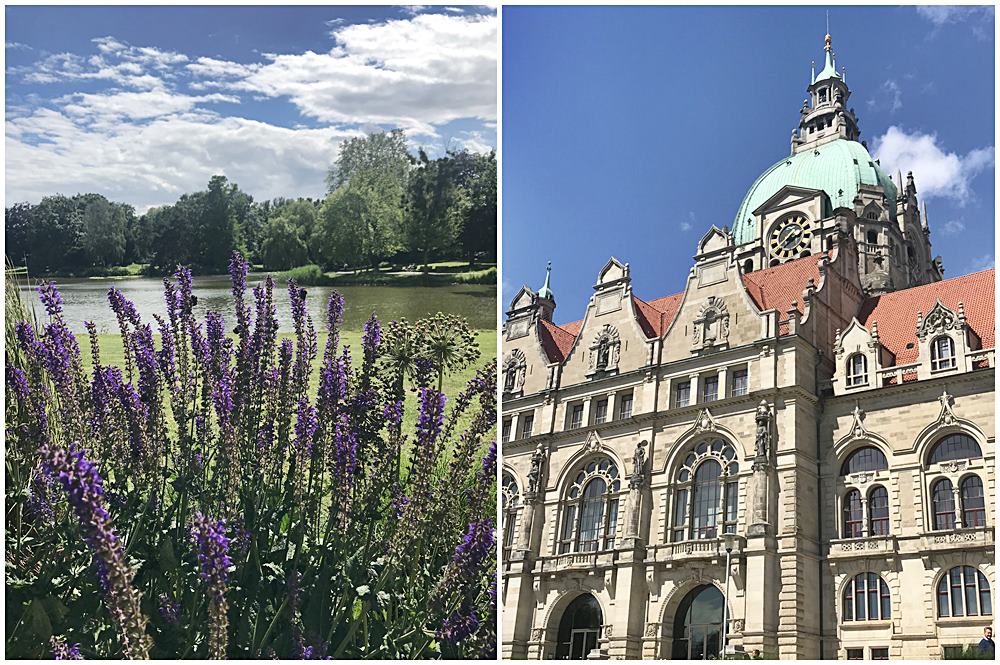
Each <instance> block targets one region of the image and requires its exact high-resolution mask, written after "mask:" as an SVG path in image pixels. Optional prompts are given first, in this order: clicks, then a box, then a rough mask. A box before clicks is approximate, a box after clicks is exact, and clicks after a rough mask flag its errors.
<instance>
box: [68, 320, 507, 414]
mask: <svg viewBox="0 0 1000 665" xmlns="http://www.w3.org/2000/svg"><path fill="white" fill-rule="evenodd" d="M158 337H159V336H157V340H156V341H157V345H159V339H158ZM279 337H281V338H285V337H291V335H290V334H281V335H279ZM326 338H327V334H326V333H325V332H324V333H319V334H318V335H317V348H318V349H319V351H318V355H319V356H320V358H322V355H323V348H324V346H325V345H326ZM340 341H341V345H344V344H347V345H349V346H350V347H351V358H352V359H353V361H354V366H355V367H356V368H357V367H360V354H361V331H359V330H358V331H355V330H345V331H343V332H342V333H341V335H340ZM476 341H477V342H478V344H479V352H480V356H479V360H478V361H477V362H476V364H475V365H474V366H473V367H469V368H467V369H466V370H464V371H462V372H460V373H457V374H452V375H445V377H444V386H443V389H444V393H445V394H446V395H447V396H448V398H449V403H450V401H451V398H453V397H454V396H455V395H457V394H458V393H459V392H460V391H461V390H463V389H464V388H465V384H466V383H467V382H468V380H469V379H470V378H471V377H472V375H473V374H474V373H475V371H476V369H477V368H478V367H481V366H482V365H483V364H485V363H486V362H488V361H489V360H491V359H493V358H495V357H496V347H497V332H496V331H495V330H477V331H476ZM79 342H80V350H81V352H82V356H83V362H84V368H85V369H86V371H87V372H88V374H89V373H90V370H91V367H92V358H91V354H90V343H89V342H88V340H87V338H86V337H85V336H84V337H80V339H79ZM98 343H99V344H100V347H101V363H102V364H104V365H115V366H118V367H123V366H124V362H125V361H124V355H123V353H122V343H121V337H120V336H119V335H112V334H106V335H98ZM313 365H314V367H318V365H319V359H317V360H316V362H315V363H313ZM317 374H318V373H317V372H313V376H312V379H311V381H310V383H311V390H312V391H315V390H316V382H317ZM313 394H315V393H313ZM405 407H406V408H405V416H404V418H403V427H404V428H405V429H404V431H408V432H412V431H413V427H414V426H415V425H416V422H417V398H416V395H414V394H413V393H412V392H408V394H407V397H406V405H405Z"/></svg>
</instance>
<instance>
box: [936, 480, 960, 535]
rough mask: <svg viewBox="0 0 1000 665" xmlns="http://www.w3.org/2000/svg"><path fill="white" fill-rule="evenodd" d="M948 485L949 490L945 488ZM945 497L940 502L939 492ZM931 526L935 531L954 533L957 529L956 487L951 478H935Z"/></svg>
mask: <svg viewBox="0 0 1000 665" xmlns="http://www.w3.org/2000/svg"><path fill="white" fill-rule="evenodd" d="M945 485H947V488H945ZM939 488H940V491H941V493H942V495H943V498H941V499H940V500H939V498H938V491H939ZM930 497H931V526H932V530H933V531H952V530H954V529H955V528H956V526H957V522H956V514H955V507H956V506H955V485H954V483H952V482H951V478H948V477H942V478H935V479H934V481H933V482H931V492H930Z"/></svg>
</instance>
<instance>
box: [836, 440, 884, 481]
mask: <svg viewBox="0 0 1000 665" xmlns="http://www.w3.org/2000/svg"><path fill="white" fill-rule="evenodd" d="M888 468H889V462H887V461H886V459H885V455H883V454H882V451H881V450H879V449H878V448H873V447H872V446H865V447H864V448H860V449H858V450H855V451H854V452H853V453H851V455H850V456H849V457H848V458H847V460H846V461H845V462H844V465H843V467H841V469H840V475H842V476H847V475H850V474H852V473H860V472H862V471H884V470H886V469H888Z"/></svg>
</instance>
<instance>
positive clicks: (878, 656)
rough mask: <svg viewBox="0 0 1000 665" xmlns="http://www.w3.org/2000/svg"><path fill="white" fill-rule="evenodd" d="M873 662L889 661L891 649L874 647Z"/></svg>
mask: <svg viewBox="0 0 1000 665" xmlns="http://www.w3.org/2000/svg"><path fill="white" fill-rule="evenodd" d="M872 660H889V647H872Z"/></svg>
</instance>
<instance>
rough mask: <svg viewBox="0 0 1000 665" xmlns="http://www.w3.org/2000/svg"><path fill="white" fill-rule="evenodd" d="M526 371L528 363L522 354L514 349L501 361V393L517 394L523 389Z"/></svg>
mask: <svg viewBox="0 0 1000 665" xmlns="http://www.w3.org/2000/svg"><path fill="white" fill-rule="evenodd" d="M527 369H528V362H527V360H526V359H525V357H524V352H523V351H521V350H520V349H514V350H513V351H511V352H510V353H508V354H507V357H506V358H504V361H503V368H502V371H503V391H504V393H505V394H507V393H518V392H520V391H521V389H522V388H524V375H525V373H526V372H527Z"/></svg>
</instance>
